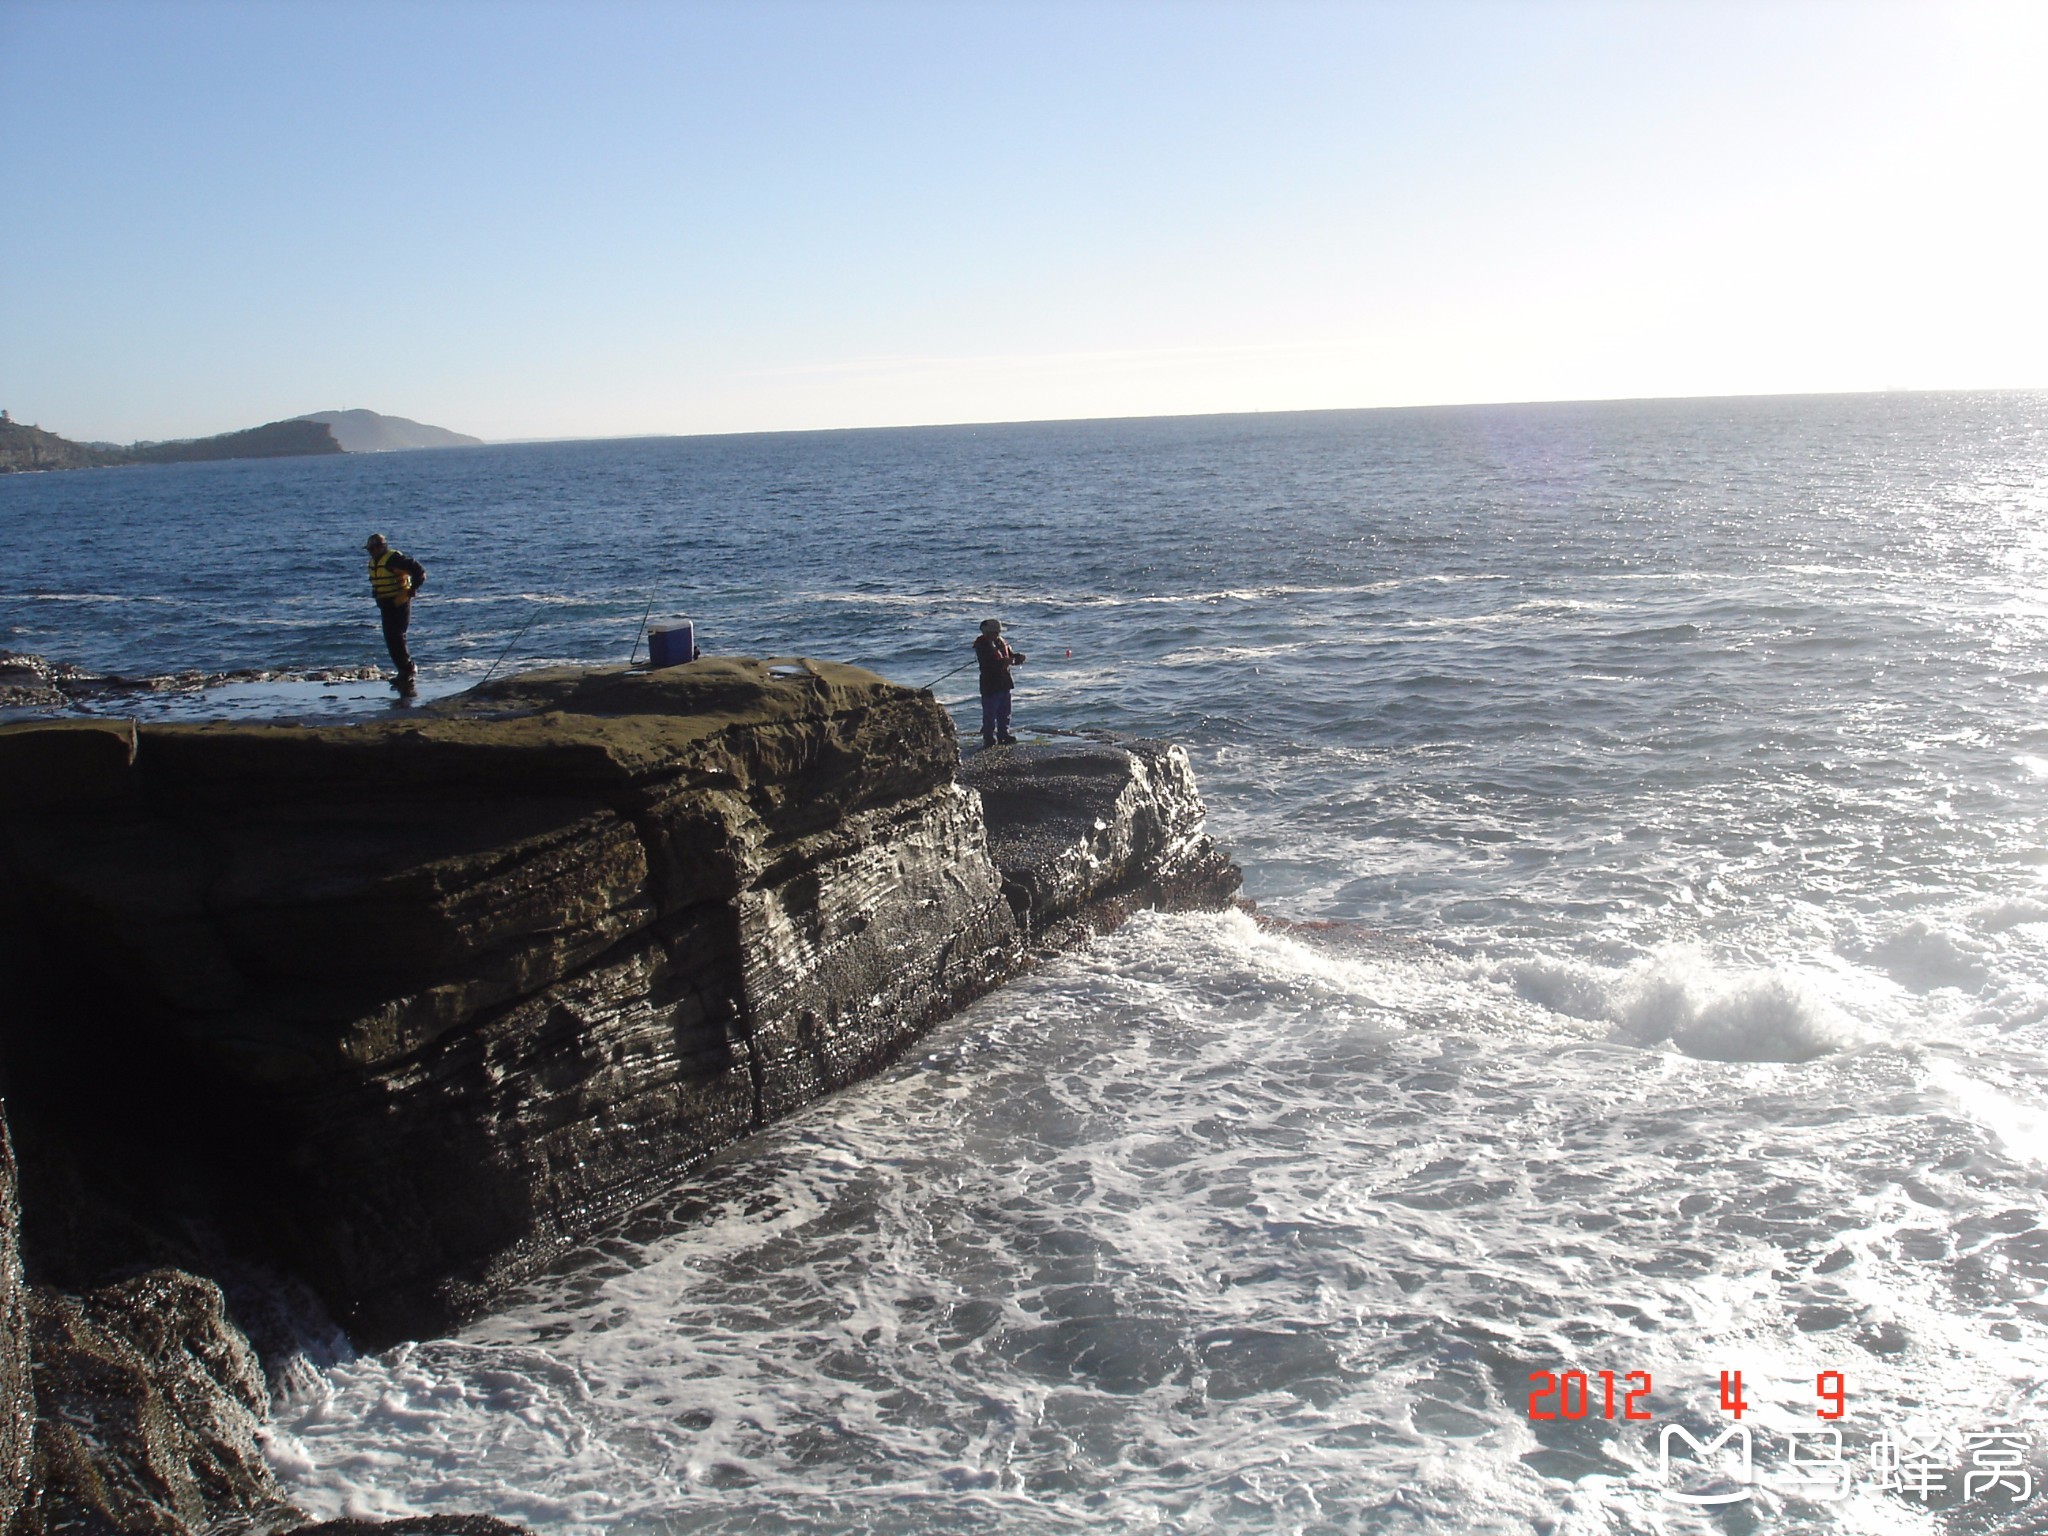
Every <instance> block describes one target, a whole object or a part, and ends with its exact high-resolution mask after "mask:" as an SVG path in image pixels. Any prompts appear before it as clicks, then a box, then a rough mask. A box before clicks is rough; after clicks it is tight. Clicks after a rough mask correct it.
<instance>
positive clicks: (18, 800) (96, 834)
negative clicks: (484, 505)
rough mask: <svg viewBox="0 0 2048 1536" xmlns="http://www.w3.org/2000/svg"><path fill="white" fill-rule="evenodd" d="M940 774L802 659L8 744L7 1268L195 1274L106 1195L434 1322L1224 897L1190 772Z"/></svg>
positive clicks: (836, 675) (3, 946)
mask: <svg viewBox="0 0 2048 1536" xmlns="http://www.w3.org/2000/svg"><path fill="white" fill-rule="evenodd" d="M958 765H959V757H958V749H957V746H956V743H955V738H954V733H953V727H952V722H951V720H950V718H949V717H948V716H947V715H946V713H945V712H944V710H943V709H941V708H940V707H939V706H938V705H937V704H936V703H935V702H934V700H933V699H932V697H931V695H930V694H929V693H928V692H921V691H913V690H910V689H906V688H901V687H897V686H895V685H892V684H889V683H886V682H884V681H883V680H881V679H880V678H877V677H874V676H873V675H872V674H868V673H863V672H860V671H858V670H856V669H852V668H846V667H837V666H832V665H830V664H826V663H816V662H783V663H774V664H771V663H766V662H749V661H737V660H704V661H699V662H695V663H692V664H690V665H688V666H684V667H677V668H669V669H665V670H660V671H649V672H633V671H628V670H624V669H611V670H603V671H563V672H556V673H537V674H530V675H527V676H524V677H520V678H514V679H508V680H506V681H505V682H503V683H500V684H498V685H496V686H494V687H492V688H489V689H487V690H481V691H479V692H476V693H473V694H471V695H468V696H465V697H464V698H463V699H461V700H459V701H451V702H449V703H444V704H441V705H436V706H434V707H432V708H429V709H426V710H421V711H417V712H413V713H411V714H408V715H406V716H404V717H400V718H396V719H393V720H391V721H388V722H380V723H376V724H370V725H356V726H343V727H326V728H307V727H300V726H289V725H247V724H221V723H211V724H199V725H151V724H145V725H142V726H139V727H138V726H136V725H134V724H133V723H130V722H109V721H104V720H99V721H67V722H62V723H56V724H46V725H38V726H22V727H9V728H4V729H0V977H4V979H5V980H6V982H7V984H8V985H9V986H10V989H11V995H12V996H14V997H15V998H16V999H18V1002H19V1006H18V1008H17V1010H16V1011H15V1013H14V1014H13V1015H12V1016H11V1017H9V1018H7V1019H5V1020H0V1071H4V1073H5V1074H6V1078H7V1081H8V1082H9V1083H10V1084H11V1085H12V1087H11V1091H13V1092H14V1093H15V1094H16V1096H17V1098H18V1099H19V1100H20V1101H21V1102H22V1103H23V1104H24V1105H30V1104H32V1105H33V1107H34V1111H35V1113H34V1125H35V1129H36V1133H37V1134H36V1137H35V1138H34V1141H35V1144H36V1146H38V1147H53V1148H58V1149H61V1151H62V1154H63V1155H62V1156H52V1157H49V1158H46V1159H44V1160H43V1161H42V1164H41V1165H40V1170H41V1171H40V1172H38V1170H37V1168H33V1167H31V1168H29V1171H30V1172H32V1173H36V1174H37V1177H38V1178H40V1179H41V1181H42V1184H43V1186H44V1187H48V1188H51V1189H53V1190H54V1189H62V1190H63V1191H64V1197H63V1198H62V1199H61V1200H52V1201H50V1202H47V1203H48V1204H49V1205H50V1207H51V1209H50V1211H49V1212H47V1213H43V1214H39V1209H40V1208H39V1206H38V1204H37V1202H35V1201H34V1200H31V1202H30V1220H29V1227H28V1237H29V1255H30V1259H31V1262H32V1264H40V1265H43V1266H44V1267H45V1268H46V1270H47V1273H48V1276H49V1277H50V1278H52V1279H54V1280H56V1281H57V1282H58V1283H62V1284H65V1285H67V1286H69V1287H70V1288H72V1289H74V1290H86V1289H89V1288H90V1287H91V1286H92V1285H93V1284H95V1283H97V1280H98V1278H99V1277H100V1276H102V1275H104V1274H105V1273H107V1272H109V1270H110V1268H113V1267H116V1266H118V1265H119V1264H120V1263H122V1262H126V1263H128V1264H135V1263H153V1264H159V1265H161V1264H164V1263H167V1262H168V1263H173V1264H178V1265H181V1266H184V1267H201V1268H203V1267H204V1262H203V1256H202V1257H201V1258H199V1259H194V1258H190V1257H188V1256H187V1255H186V1254H185V1253H184V1252H182V1251H180V1250H179V1249H178V1248H177V1247H176V1245H175V1244H171V1245H169V1246H167V1245H166V1244H165V1243H164V1242H163V1241H162V1240H161V1233H162V1232H163V1231H164V1230H165V1223H164V1222H163V1221H162V1220H161V1219H158V1220H157V1221H156V1225H155V1230H154V1232H152V1231H150V1230H148V1229H149V1226H150V1223H149V1221H147V1220H143V1219H136V1220H127V1219H126V1218H124V1217H122V1216H120V1215H119V1214H118V1213H121V1212H137V1211H146V1212H152V1213H165V1212H168V1213H175V1215H176V1216H177V1217H178V1218H179V1219H180V1220H184V1221H196V1222H198V1223H200V1224H201V1225H202V1226H204V1227H207V1228H210V1229H213V1230H215V1231H218V1232H220V1233H221V1234H223V1235H224V1236H225V1237H226V1239H227V1241H228V1242H229V1244H230V1245H231V1246H233V1247H236V1248H239V1249H241V1250H242V1251H245V1252H249V1253H252V1254H254V1255H256V1256H258V1257H260V1258H261V1259H263V1260H264V1261H266V1262H269V1263H272V1264H275V1265H277V1266H278V1267H280V1268H282V1269H284V1270H286V1271H288V1272H291V1273H296V1274H298V1275H301V1276H303V1277H304V1278H305V1279H306V1280H307V1281H308V1282H310V1283H311V1284H312V1285H313V1286H314V1287H315V1288H316V1289H317V1290H319V1291H320V1293H321V1294H322V1296H323V1297H324V1299H325V1300H326V1302H327V1304H328V1305H329V1306H330V1307H331V1308H332V1309H333V1310H334V1312H335V1315H336V1316H337V1317H338V1318H339V1319H340V1320H341V1321H342V1322H343V1323H344V1325H345V1326H347V1327H348V1328H349V1329H350V1331H351V1332H352V1333H354V1334H355V1335H356V1336H357V1337H358V1338H359V1339H360V1340H363V1341H365V1342H379V1341H383V1340H388V1339H392V1338H396V1337H401V1336H406V1335H419V1334H423V1333H429V1332H433V1331H436V1330H439V1329H441V1328H444V1327H446V1326H448V1325H449V1324H451V1323H452V1322H454V1321H456V1320H459V1319H461V1318H463V1317H466V1316H469V1315H473V1314H475V1313H477V1312H479V1311H481V1310H484V1309H485V1308H487V1307H488V1306H489V1305H490V1304H491V1302H492V1300H493V1299H494V1297H496V1296H498V1295H499V1294H502V1292H503V1291H504V1289H505V1288H506V1287H508V1286H509V1285H512V1284H515V1283H517V1282H519V1281H521V1280H522V1279H524V1278H526V1277H527V1276H530V1275H531V1274H533V1273H534V1272H535V1271H537V1270H538V1269H540V1268H542V1267H544V1266H545V1265H546V1264H547V1263H548V1262H549V1261H550V1260H551V1259H552V1258H554V1257H555V1256H556V1255H557V1254H559V1253H560V1252H562V1251H563V1250H564V1249H565V1248H566V1247H567V1246H569V1245H570V1244H572V1243H573V1242H575V1241H576V1240H577V1238H578V1237H579V1236H580V1235H581V1234H583V1233H585V1232H587V1231H589V1230H590V1229H591V1228H593V1227H594V1226H596V1225H597V1224H598V1223H600V1222H601V1221H602V1220H603V1219H605V1218H606V1217H607V1216H608V1215H610V1214H611V1213H613V1212H615V1211H616V1210H618V1209H619V1208H621V1207H622V1206H624V1205H626V1204H628V1203H631V1202H633V1201H636V1200H638V1199H641V1198H643V1197H644V1196H645V1195H646V1194H647V1193H649V1192H650V1191H651V1189H652V1188H654V1187H655V1186H657V1185H658V1184H662V1183H666V1182H669V1181H672V1180H673V1179H674V1177H675V1176H676V1174H677V1173H678V1172H679V1171H680V1170H682V1169H684V1168H687V1167H688V1166H690V1165H691V1164H693V1163H696V1162H698V1161H700V1160H702V1159H703V1158H705V1157H707V1156H709V1155H710V1154H711V1153H713V1152H715V1151H717V1150H718V1149H719V1148H721V1147H723V1146H725V1145H727V1144H728V1143H730V1142H731V1141H733V1140H734V1139H736V1138H738V1137H739V1136H741V1135H744V1134H745V1133H746V1132H747V1131H749V1130H751V1129H753V1128H755V1127H758V1126H760V1125H763V1124H765V1123H767V1122H768V1121H770V1120H773V1119H775V1118H777V1117H778V1116H780V1115H783V1114H786V1113H788V1112H789V1111H791V1110H793V1109H795V1108H797V1107H798V1106H800V1105H803V1104H806V1103H808V1102H810V1101H812V1100H814V1099H816V1098H817V1097H819V1096H820V1095H822V1094H825V1093H828V1092H831V1091H833V1090H834V1089H837V1088H840V1087H843V1086H845V1085H847V1084H849V1083H851V1082H854V1081H856V1080H858V1079H859V1078H861V1077H863V1076H866V1075H868V1074H869V1073H871V1072H873V1071H874V1070H876V1069H877V1068H878V1067H879V1066H881V1065H882V1064H883V1063H885V1062H886V1061H888V1060H889V1059H890V1058H891V1057H892V1056H893V1055H894V1054H895V1053H897V1052H898V1051H900V1050H901V1049H902V1048H903V1047H904V1046H905V1045H906V1044H907V1043H908V1042H910V1041H911V1040H913V1039H915V1038H916V1037H917V1035H919V1034H920V1033H921V1032H922V1031H923V1030H924V1029H925V1028H927V1027H928V1026H929V1025H930V1024H931V1023H933V1022H935V1021H936V1020H938V1019H940V1018H942V1017H944V1016H945V1015H946V1014H948V1013H950V1012H952V1011H953V1010H954V1009H956V1008H957V1007H959V1006H960V1004H961V1003H963V1002H964V1001H966V1000H967V999H969V998H971V997H973V996H975V995H977V994H979V993H981V992H983V991H985V990H987V989H988V988H989V987H991V986H992V985H994V984H995V983H996V982H997V981H999V980H1000V979H1002V978H1003V977H1004V976H1006V975H1008V974H1010V973H1011V972H1013V971H1014V970H1015V969H1016V968H1017V967H1018V966H1019V965H1020V964H1022V963H1024V962H1025V960H1026V958H1027V954H1028V949H1029V948H1030V947H1033V946H1035V947H1039V948H1044V947H1046V946H1049V945H1054V944H1057V943H1060V942H1064V941H1065V940H1066V939H1068V938H1071V937H1075V936H1078V935H1080V934H1082V933H1084V932H1085V931H1086V930H1087V928H1088V927H1089V926H1102V925H1106V924H1107V923H1108V922H1111V921H1114V920H1115V918H1116V917H1117V916H1119V915H1120V914H1121V912H1122V911H1123V910H1125V909H1126V908H1127V907H1128V906H1129V905H1132V904H1135V903H1140V902H1155V903H1164V904H1193V903H1207V904H1212V905H1213V904H1220V902H1221V901H1222V900H1223V899H1224V898H1225V897H1226V896H1227V895H1228V894H1229V892H1230V890H1232V889H1234V888H1235V885H1236V879H1237V872H1236V869H1235V867H1234V866H1233V865H1231V864H1230V862H1229V861H1228V859H1227V858H1225V857H1224V856H1223V855H1222V854H1220V853H1219V852H1218V851H1217V850H1216V849H1215V848H1214V847H1213V845H1211V844H1210V843H1209V841H1208V839H1207V838H1206V836H1204V835H1203V832H1202V807H1201V802H1200V799H1199V797H1198V796H1197V795H1196V793H1195V786H1194V780H1193V777H1192V775H1191V774H1190V773H1189V771H1188V766H1187V760H1186V757H1185V755H1184V754H1182V753H1180V752H1179V751H1178V749H1176V748H1172V747H1168V746H1165V745H1162V744H1158V743H1126V744H1118V743H1114V742H1111V741H1108V740H1106V739H1085V740H1083V739H1076V741H1075V742H1074V743H1073V744H1071V745H1067V744H1062V745H1055V746H1036V747H1030V748H1015V749H1010V750H1008V751H1005V752H1000V753H991V754H984V755H983V756H981V757H979V758H977V759H976V760H975V764H974V766H973V767H972V769H971V770H970V772H969V773H968V774H967V775H966V776H965V778H964V780H963V781H962V782H956V774H957V772H958ZM977 789H978V790H979V791H980V793H979V794H977V793H975V792H974V791H975V790H977ZM984 805H986V806H987V808H988V816H989V824H988V826H986V827H985V826H984V822H983V807H984ZM991 849H993V852H994V857H993V859H992V858H991ZM67 1117H68V1118H67ZM27 1123H28V1122H27V1121H24V1122H23V1124H24V1125H26V1124H27ZM27 1144H28V1143H26V1142H25V1143H24V1145H25V1146H26V1145H27ZM25 1155H26V1154H25ZM34 1161H35V1160H33V1159H31V1160H30V1162H34ZM28 1166H29V1165H28V1164H25V1167H28ZM36 1185H37V1180H36V1178H31V1179H30V1186H31V1189H32V1190H33V1189H34V1188H35V1187H36ZM60 1206H61V1208H62V1209H63V1210H67V1211H73V1212H85V1211H90V1212H92V1213H94V1214H93V1215H92V1216H91V1218H90V1219H89V1220H84V1221H80V1222H77V1223H75V1224H74V1226H73V1227H71V1228H67V1227H66V1226H65V1225H64V1221H63V1219H62V1217H61V1216H60V1215H59V1214H58V1208H59V1207H60ZM124 1221H125V1222H126V1225H125V1226H124ZM39 1233H40V1234H42V1235H43V1236H42V1238H41V1239H40V1241H41V1243H42V1246H41V1248H40V1249H39V1248H38V1246H37V1244H38V1241H39V1239H38V1234H39ZM124 1245H125V1247H124Z"/></svg>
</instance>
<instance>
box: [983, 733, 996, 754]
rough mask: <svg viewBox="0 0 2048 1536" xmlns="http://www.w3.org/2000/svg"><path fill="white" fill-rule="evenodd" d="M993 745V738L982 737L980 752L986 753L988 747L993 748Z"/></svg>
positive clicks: (994, 740)
mask: <svg viewBox="0 0 2048 1536" xmlns="http://www.w3.org/2000/svg"><path fill="white" fill-rule="evenodd" d="M995 744H996V739H995V737H993V736H984V737H982V738H981V750H982V751H984V752H986V751H987V750H988V749H989V748H990V747H992V746H994V745H995Z"/></svg>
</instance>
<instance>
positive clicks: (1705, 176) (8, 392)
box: [0, 0, 2048, 442]
mask: <svg viewBox="0 0 2048 1536" xmlns="http://www.w3.org/2000/svg"><path fill="white" fill-rule="evenodd" d="M2043 81H2048V5H2042V4H2037V3H2033V0H2026V3H2020V4H1993V5H1975V4H1966V3H1941V0H1920V3H1914V4H1902V5H1888V4H1882V3H1875V0H1872V3H1851V0H1823V3H1801V0H1772V3H1768V4H1748V3H1741V0H1720V3H1708V0H1693V3H1689V0H1627V3H1608V4H1584V3H1548V0H1515V3H1483V0H1462V3H1461V0H1438V3H1433V4H1422V3H1415V4H1402V3H1393V0H1384V3H1372V0H1353V3H1347V4H1324V3H1313V4H1312V3H1287V0H1260V3H1257V4H1253V3H1249V0H1244V3H1200V0H1081V3H1064V4H1063V3H1059V0H1015V3H1003V0H946V3H943V4H927V3H882V0H837V3H832V4H813V3H802V0H751V3H747V4H711V3H705V4H687V3H680V0H678V3H653V0H577V3H575V4H573V5H572V4H566V3H561V4H556V3H546V4H541V3H532V4H522V3H517V0H490V3H469V0H410V3H404V4H388V3H369V0H324V3H320V4H313V3H300V0H246V3H217V0H140V3H133V0H131V3H121V0H0V167H4V175H0V189H4V191H0V197H4V199H5V203H4V211H0V407H5V408H8V409H10V410H11V411H12V412H13V415H14V417H15V419H16V420H20V421H30V422H37V423H39V424H41V425H42V426H44V427H47V428H49V429H50V430H52V431H56V432H60V433H62V434H63V435H65V436H67V437H73V438H78V439H85V440H111V441H121V442H125V441H130V440H133V439H137V438H167V437H184V436H195V435H203V434H207V433H213V432H221V431H229V430H233V429H236V428H240V427H246V426H251V425H255V424H257V423H259V422H263V421H269V420H274V419H277V418H279V417H283V416H290V415H297V414H299V413H301V412H306V411H315V410H327V409H347V408H353V407H368V408H370V409H372V410H378V411H384V412H386V413H389V414H394V415H402V416H410V417H413V418H415V419H417V420H422V421H428V422H432V423H435V424H437V425H441V426H447V427H452V428H454V429H456V430H458V431H464V432H471V433H475V434H476V435H478V436H481V437H485V438H491V439H504V438H535V437H599V436H628V435H651V434H663V433H701V432H731V431H757V430H781V429H803V428H821V427H848V426H883V425H902V424H911V423H926V422H958V421H1001V420H1043V419H1064V418H1075V417H1089V416H1145V415H1178V414H1194V413H1206V412H1221V411H1253V410H1293V409H1310V408H1332V407H1360V406H1380V405H1408V404H1430V403H1448V402H1460V401H1500V400H1544V399H1610V398H1621V397H1636V396H1672V395H1680V396H1688V395H1712V394H1776V393H1799V392H1811V391H1848V390H1870V389H1886V388H1912V389H1951V388H1957V389H1962V388H2041V387H2048V178H2044V174H2043V167H2044V166H2048V87H2044V85H2043V83H2042V82H2043Z"/></svg>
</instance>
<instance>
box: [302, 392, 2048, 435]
mask: <svg viewBox="0 0 2048 1536" xmlns="http://www.w3.org/2000/svg"><path fill="white" fill-rule="evenodd" d="M2038 394H2048V385H2042V384H1999V385H1986V386H1974V385H1972V386H1962V387H1956V386H1936V387H1930V388H1925V389H1923V388H1920V387H1918V386H1904V385H1886V386H1884V387H1883V388H1880V389H1783V390H1732V391H1728V392H1726V393H1719V394H1700V395H1589V396H1545V397H1535V398H1529V399H1520V400H1434V401H1427V402H1422V403H1418V404H1410V405H1302V406H1287V407H1284V408H1281V409H1277V410H1267V409H1264V408H1263V407H1257V408H1253V409H1251V410H1240V411H1170V412H1137V413H1132V414H1129V415H1106V416H1015V417H1007V416H1006V417H991V418H986V419H973V420H958V421H899V422H873V423H867V424H863V425H848V426H836V427H733V428H728V429H725V430H721V431H705V432H605V433H596V434H582V435H576V436H570V437H488V438H485V439H484V441H483V444H482V446H483V447H486V448H513V447H519V446H522V445H526V444H535V443H636V442H639V443H644V442H665V441H668V440H671V439H690V438H709V437H800V436H811V435H818V434H823V433H827V432H920V431H940V430H945V429H949V428H962V427H967V428H974V427H1058V426H1074V425H1078V424H1080V423H1082V422H1097V421H1100V422H1114V421H1209V420H1222V419H1224V418H1227V417H1254V416H1338V415H1366V414H1370V413H1378V412H1393V411H1462V410H1509V409H1515V408H1518V407H1522V406H1534V405H1659V404H1685V403H1689V402H1693V401H1701V400H1844V399H1859V398H1863V397H1866V396H1882V395H2038ZM380 414H381V413H380ZM284 419H288V420H296V419H297V418H284ZM422 425H433V424H432V423H422ZM441 430H442V431H447V432H452V431H455V430H457V429H455V428H453V427H443V428H442V429H441ZM465 435H467V436H475V435H476V434H474V433H468V434H465ZM408 451H423V450H408Z"/></svg>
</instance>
